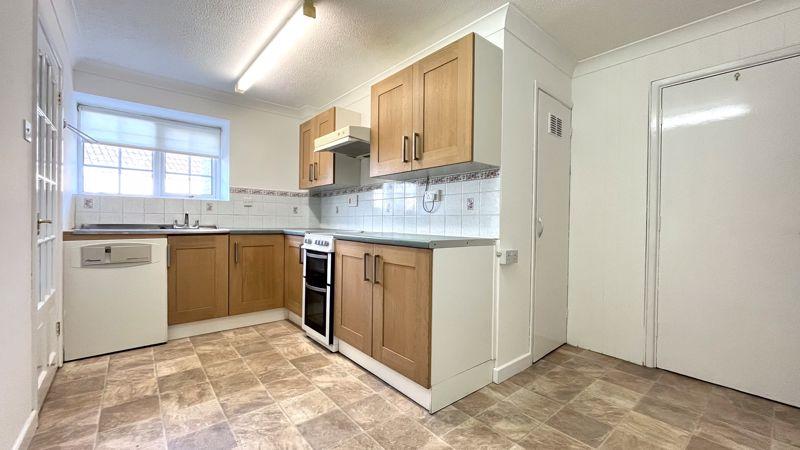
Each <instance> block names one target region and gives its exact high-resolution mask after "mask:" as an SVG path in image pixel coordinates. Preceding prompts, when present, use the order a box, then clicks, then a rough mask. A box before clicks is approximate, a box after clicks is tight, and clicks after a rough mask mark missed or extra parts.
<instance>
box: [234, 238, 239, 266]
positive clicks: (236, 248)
mask: <svg viewBox="0 0 800 450" xmlns="http://www.w3.org/2000/svg"><path fill="white" fill-rule="evenodd" d="M233 263H234V264H239V243H238V242H235V243H234V244H233Z"/></svg>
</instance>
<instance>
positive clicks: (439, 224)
mask: <svg viewBox="0 0 800 450" xmlns="http://www.w3.org/2000/svg"><path fill="white" fill-rule="evenodd" d="M431 234H433V235H443V234H444V216H431Z"/></svg>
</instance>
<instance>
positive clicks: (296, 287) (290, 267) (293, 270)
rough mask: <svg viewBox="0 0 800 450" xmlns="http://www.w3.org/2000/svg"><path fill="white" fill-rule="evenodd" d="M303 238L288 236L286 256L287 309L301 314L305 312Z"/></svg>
mask: <svg viewBox="0 0 800 450" xmlns="http://www.w3.org/2000/svg"><path fill="white" fill-rule="evenodd" d="M301 245H303V238H302V237H301V236H286V241H285V244H284V246H283V249H284V250H283V255H284V256H283V257H284V267H285V270H284V283H283V293H284V299H285V300H284V304H285V306H286V309H288V310H289V311H291V312H293V313H295V314H297V315H298V316H300V315H301V314H303V306H302V302H303V249H302V248H300V246H301Z"/></svg>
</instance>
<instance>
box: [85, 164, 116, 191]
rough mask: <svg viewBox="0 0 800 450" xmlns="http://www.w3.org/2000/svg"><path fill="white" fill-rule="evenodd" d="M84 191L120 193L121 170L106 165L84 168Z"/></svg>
mask: <svg viewBox="0 0 800 450" xmlns="http://www.w3.org/2000/svg"><path fill="white" fill-rule="evenodd" d="M83 191H84V192H92V193H102V194H119V172H118V171H117V169H108V168H105V167H84V168H83Z"/></svg>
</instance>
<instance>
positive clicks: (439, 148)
mask: <svg viewBox="0 0 800 450" xmlns="http://www.w3.org/2000/svg"><path fill="white" fill-rule="evenodd" d="M474 42H475V35H474V34H469V35H467V36H466V37H464V38H462V39H459V40H458V41H456V42H454V43H452V44H450V45H448V46H447V47H444V48H443V49H441V50H439V51H437V52H435V53H433V54H431V55H429V56H427V57H425V58H423V59H422V60H420V61H419V62H417V63H416V64H414V66H413V67H414V135H413V136H412V139H413V142H412V150H413V151H412V153H413V157H412V159H413V162H412V166H413V168H414V170H417V169H427V168H431V167H439V166H445V165H448V164H457V163H462V162H468V161H472V78H473V73H472V72H473V71H472V69H473V67H472V61H473V48H474Z"/></svg>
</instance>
